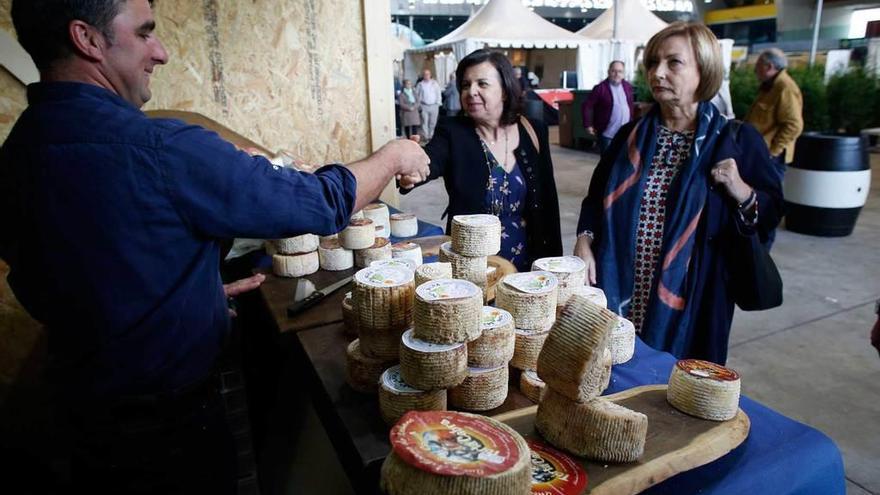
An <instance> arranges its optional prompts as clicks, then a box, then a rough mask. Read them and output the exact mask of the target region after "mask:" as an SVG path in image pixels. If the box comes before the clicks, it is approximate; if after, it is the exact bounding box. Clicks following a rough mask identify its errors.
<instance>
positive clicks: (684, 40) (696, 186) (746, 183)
mask: <svg viewBox="0 0 880 495" xmlns="http://www.w3.org/2000/svg"><path fill="white" fill-rule="evenodd" d="M644 60H645V62H644V64H645V68H646V70H647V80H648V83H649V84H650V86H651V92H652V95H653V97H654V100H655V101H656V104H655V105H654V107H653V108H652V109H651V111H650V112H648V114H647V115H646V116H644V117H643V118H642V119H640V120H638V121H637V122H634V123H631V124H628V125H626V126H624V127H622V128H621V129H620V131H618V133H617V135H616V136H615V138H614V140H613V141H612V143H611V145H610V146H609V148H608V149H607V150H606V152H605V153H604V154H603V155H602V159H601V160H600V162H599V165H598V166H597V168H596V170H595V172H594V173H593V178H592V181H591V183H590V187H589V191H588V193H587V197H586V198H584V201H583V203H582V205H581V213H580V219H579V221H578V230H577V231H578V239H577V243H576V245H575V254H576V255H578V256H580V257H581V258H583V259H584V261H585V262H586V263H587V270H588V279H589V282H590V283H591V284H596V285H598V286H599V287H601V288H602V289H603V290H604V291H605V295H606V297H607V299H608V307H609V308H610V309H611V310H613V311H615V312H617V313H618V314H620V315H622V316H624V317H626V318H628V319H630V320H631V321H632V322H633V323H634V325H635V327H636V330H637V331H638V332H639V334H640V337H641V338H642V340H644V341H645V343H647V344H648V345H650V346H652V347H654V348H655V349H659V350H663V351H667V352H670V353H672V354H674V355H675V356H677V357H679V358H700V359H707V360H710V361H713V362H716V363H720V364H724V363H725V361H726V360H727V342H728V337H729V334H730V325H731V322H732V320H733V306H734V298H733V293H732V287H731V281H730V280H731V273H733V270H734V268H733V267H735V266H737V256H742V253H741V252H739V253H738V252H737V249H735V248H734V247H733V246H734V245H736V246H740V245H742V243H740V242H737V241H739V240H740V239H746V240H752V239H757V240H760V241H761V242H764V241H766V236H767V233H768V232H769V231H770V230H772V229H773V228H774V227H776V225H777V224H778V223H779V219H780V217H781V214H782V208H783V206H782V190H781V184H780V183H779V180H778V179H777V178H774V173H773V166H772V164H771V163H770V161H769V159H768V157H769V153H768V151H767V147H766V144H764V141H763V139H762V138H761V135H760V134H758V132H757V131H756V130H755V129H754V128H753V127H751V126H749V125H747V124H743V125H739V123H737V124H731V123H729V122H728V120H727V119H726V118H724V117H723V116H722V115H721V114H720V113H719V112H718V110H717V109H716V108H715V107H714V106H713V105H712V104H711V103H710V102H709V100H711V99H712V97H713V96H714V95H715V94H716V93H717V91H718V88H719V87H720V85H721V81H722V77H723V74H724V67H723V65H722V58H721V52H720V47H719V44H718V40H717V39H716V38H715V36H714V35H713V34H712V32H711V31H710V30H709V29H708V28H706V27H705V26H703V25H699V24H690V23H680V22H679V23H674V24H671V25H669V26H668V27H667V28H665V29H664V30H662V31H660V32H659V33H657V34H656V35H654V37H653V38H651V40H650V41H649V42H648V45H647V47H646V49H645V54H644ZM753 236H757V237H753Z"/></svg>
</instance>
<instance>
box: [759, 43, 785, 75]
mask: <svg viewBox="0 0 880 495" xmlns="http://www.w3.org/2000/svg"><path fill="white" fill-rule="evenodd" d="M758 59H760V60H763V61H764V62H767V63H768V64H770V65H772V66H773V67H774V68H776V70H782V69H784V68H786V67H788V58H786V56H785V53H783V52H782V50H780V49H779V48H768V49H766V50H764V51H763V52H761V55H759V56H758Z"/></svg>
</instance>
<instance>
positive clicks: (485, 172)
mask: <svg viewBox="0 0 880 495" xmlns="http://www.w3.org/2000/svg"><path fill="white" fill-rule="evenodd" d="M529 122H531V124H532V127H534V129H535V133H536V134H537V136H538V143H539V146H540V148H541V152H540V153H538V151H537V150H536V149H535V147H534V146H533V145H532V140H531V138H530V137H529V134H528V132H526V130H525V128H524V127H523V125H522V123H517V128H518V129H519V147H517V148H516V149H515V150H514V153H515V154H516V158H517V161H518V162H519V166H520V170H521V171H522V174H523V177H524V178H525V181H526V207H525V211H524V215H523V217H524V218H525V220H526V242H527V245H526V249H527V250H528V255H529V263H530V264H531V262H532V261H534V260H535V259H537V258H544V257H547V256H560V255H562V237H561V234H560V232H559V199H558V198H557V195H556V181H555V180H554V178H553V162H552V161H551V159H550V143H549V140H548V137H547V126H545V125H543V124H542V123H538V122H535V121H533V120H529ZM425 152H426V153H427V154H428V156H429V157H430V158H431V175H430V176H429V177H428V180H426V181H425V182H423V183H422V184H425V183H427V182H428V181H431V180H434V179H437V178H439V177H443V179H444V182H445V185H446V192H447V193H448V194H449V206H448V207H447V208H446V211H445V212H444V215H447V219H446V232H447V233H449V231H450V225H451V224H452V217H453V216H455V215H468V214H475V213H489V211H488V209H487V205H486V183H487V181H488V180H489V168H488V167H487V165H486V156H485V155H484V153H483V148H482V146H481V145H480V138H479V136H477V132H476V129H475V127H474V122H473V120H471V119H470V118H469V117H464V116H458V117H449V118H446V119H443V118H441V120H440V122H439V124H438V125H437V129H436V130H435V131H434V137H433V138H432V139H431V142H430V143H428V145H427V146H425ZM409 191H411V189H401V190H400V192H401V194H407V193H408V192H409Z"/></svg>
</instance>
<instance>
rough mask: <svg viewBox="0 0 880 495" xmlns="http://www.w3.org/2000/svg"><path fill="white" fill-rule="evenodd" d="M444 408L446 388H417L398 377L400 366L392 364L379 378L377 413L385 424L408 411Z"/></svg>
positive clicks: (394, 421) (440, 409) (395, 420)
mask: <svg viewBox="0 0 880 495" xmlns="http://www.w3.org/2000/svg"><path fill="white" fill-rule="evenodd" d="M444 410H446V390H444V389H437V390H429V391H426V390H419V389H416V388H413V387H411V386H410V385H409V384H407V383H406V382H404V381H403V379H402V378H401V377H400V366H392V367H390V368H388V369H387V370H385V372H384V373H382V376H381V377H380V378H379V413H380V414H381V416H382V420H383V421H385V423H386V424H389V425H391V424H394V423H396V422H397V420H399V419H400V417H401V416H403V415H404V414H406V413H407V412H409V411H444Z"/></svg>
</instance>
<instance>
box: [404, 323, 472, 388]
mask: <svg viewBox="0 0 880 495" xmlns="http://www.w3.org/2000/svg"><path fill="white" fill-rule="evenodd" d="M467 371H468V370H467V346H466V345H465V344H463V343H454V344H434V343H431V342H426V341H424V340H420V339H418V338H416V337H414V336H413V331H412V330H407V331H406V332H404V333H403V336H402V337H401V339H400V375H401V376H402V377H403V381H405V382H406V383H408V384H410V385H412V386H413V387H415V388H418V389H421V390H435V389H438V388H450V387H454V386H456V385H458V384H460V383H461V382H462V381H464V379H465V377H467Z"/></svg>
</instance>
